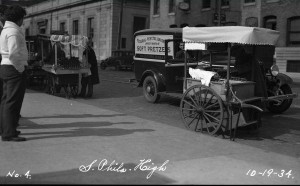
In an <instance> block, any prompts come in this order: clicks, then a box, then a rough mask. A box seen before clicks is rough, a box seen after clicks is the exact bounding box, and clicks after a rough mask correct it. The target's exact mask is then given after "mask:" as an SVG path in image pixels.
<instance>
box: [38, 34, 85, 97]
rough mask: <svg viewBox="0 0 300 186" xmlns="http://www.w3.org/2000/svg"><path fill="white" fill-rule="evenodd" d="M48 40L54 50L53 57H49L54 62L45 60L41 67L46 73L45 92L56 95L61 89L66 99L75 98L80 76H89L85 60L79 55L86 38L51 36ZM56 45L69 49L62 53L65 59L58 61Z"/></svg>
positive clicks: (79, 84) (79, 85)
mask: <svg viewBox="0 0 300 186" xmlns="http://www.w3.org/2000/svg"><path fill="white" fill-rule="evenodd" d="M49 39H50V41H51V43H52V50H54V51H52V54H54V56H49V57H54V60H52V61H51V60H45V63H44V65H43V67H42V68H43V70H44V71H46V72H47V78H46V87H47V88H46V92H47V93H49V94H52V95H56V94H59V93H60V92H61V89H63V90H64V94H65V97H66V98H71V97H73V98H76V96H77V94H78V90H79V89H80V87H81V83H80V81H81V77H82V75H83V74H90V67H89V65H88V63H87V59H82V58H81V57H82V55H80V54H81V53H82V51H83V49H84V47H85V46H86V42H87V37H85V36H79V35H72V36H69V35H51V36H50V38H49ZM57 43H61V44H63V45H64V46H65V48H67V49H69V50H67V51H64V52H65V53H66V57H65V58H62V59H58V49H57ZM42 48H44V47H42ZM75 48H76V49H75ZM48 55H49V54H48ZM50 55H51V52H50ZM46 59H47V58H46Z"/></svg>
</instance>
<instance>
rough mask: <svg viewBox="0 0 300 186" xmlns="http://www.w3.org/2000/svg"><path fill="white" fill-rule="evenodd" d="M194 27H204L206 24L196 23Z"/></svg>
mask: <svg viewBox="0 0 300 186" xmlns="http://www.w3.org/2000/svg"><path fill="white" fill-rule="evenodd" d="M195 27H206V25H205V24H197V25H195Z"/></svg>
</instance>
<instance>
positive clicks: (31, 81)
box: [26, 36, 46, 89]
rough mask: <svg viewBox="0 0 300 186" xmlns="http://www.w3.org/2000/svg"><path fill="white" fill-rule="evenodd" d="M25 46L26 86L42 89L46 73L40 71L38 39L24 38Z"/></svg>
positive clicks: (35, 37) (34, 37)
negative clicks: (26, 57) (26, 53)
mask: <svg viewBox="0 0 300 186" xmlns="http://www.w3.org/2000/svg"><path fill="white" fill-rule="evenodd" d="M26 46H27V49H28V66H27V68H26V72H27V86H28V87H30V88H31V87H33V86H36V88H38V89H44V88H45V87H44V86H45V84H44V80H45V77H46V72H45V71H44V70H43V69H42V60H41V58H40V55H39V52H38V48H39V42H38V37H37V36H26Z"/></svg>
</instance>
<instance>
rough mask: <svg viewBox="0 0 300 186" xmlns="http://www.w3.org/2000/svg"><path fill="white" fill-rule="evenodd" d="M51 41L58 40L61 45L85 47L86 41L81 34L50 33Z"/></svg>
mask: <svg viewBox="0 0 300 186" xmlns="http://www.w3.org/2000/svg"><path fill="white" fill-rule="evenodd" d="M50 41H51V42H60V43H61V44H63V45H69V44H71V45H73V46H77V47H85V46H86V43H87V41H88V38H87V37H86V36H81V35H51V37H50Z"/></svg>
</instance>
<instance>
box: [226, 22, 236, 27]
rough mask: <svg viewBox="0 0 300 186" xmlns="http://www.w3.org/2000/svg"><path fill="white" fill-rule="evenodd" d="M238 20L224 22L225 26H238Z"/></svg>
mask: <svg viewBox="0 0 300 186" xmlns="http://www.w3.org/2000/svg"><path fill="white" fill-rule="evenodd" d="M237 25H238V24H237V22H226V23H224V26H237Z"/></svg>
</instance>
